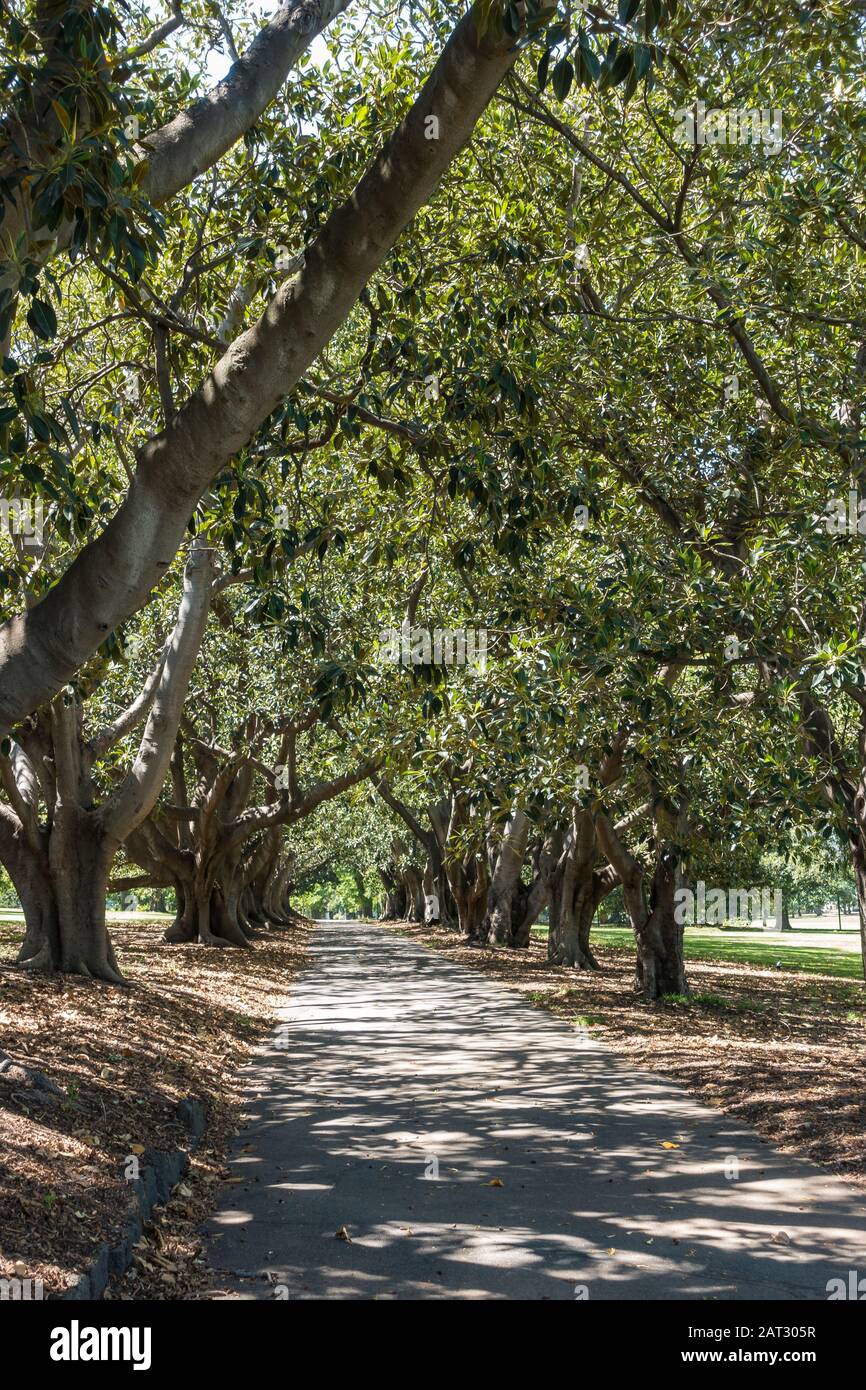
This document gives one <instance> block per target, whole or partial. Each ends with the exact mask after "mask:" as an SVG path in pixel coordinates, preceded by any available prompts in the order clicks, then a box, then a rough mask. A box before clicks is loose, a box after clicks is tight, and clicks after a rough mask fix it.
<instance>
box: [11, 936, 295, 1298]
mask: <svg viewBox="0 0 866 1390" xmlns="http://www.w3.org/2000/svg"><path fill="white" fill-rule="evenodd" d="M163 930H164V924H163V922H159V923H153V922H152V923H151V924H148V923H147V922H146V921H145V922H142V921H141V919H138V920H136V921H135V922H134V924H133V925H131V926H130V925H114V926H113V927H112V937H113V939H114V942H115V945H116V947H117V949H118V956H119V958H120V964H121V969H122V970H123V972H124V974H125V975H126V976H127V977H128V978H129V979H130V980H131V982H132V988H131V989H128V990H123V989H116V988H114V987H112V986H110V985H106V984H102V983H100V982H93V981H85V980H83V979H76V978H75V977H73V976H58V977H56V978H54V979H51V980H47V979H45V978H43V977H40V976H33V975H28V974H26V973H22V972H20V971H17V970H15V969H13V968H10V967H11V962H12V961H13V960H14V957H15V954H16V952H17V949H18V945H19V943H20V930H19V929H18V928H16V927H15V926H14V925H13V924H12V923H6V922H4V923H0V1050H3V1051H6V1052H8V1053H9V1054H10V1055H11V1056H12V1057H13V1058H15V1059H16V1060H20V1061H23V1062H25V1063H26V1064H27V1065H28V1066H29V1067H32V1068H35V1069H36V1070H38V1071H41V1072H43V1073H45V1074H46V1075H47V1076H48V1077H49V1078H50V1079H52V1080H53V1081H55V1082H56V1083H57V1084H58V1085H59V1086H60V1088H61V1092H62V1094H61V1095H59V1096H55V1095H51V1094H46V1093H43V1092H39V1091H35V1090H29V1089H23V1088H21V1087H20V1085H15V1084H14V1083H10V1081H9V1079H8V1077H6V1078H4V1076H3V1075H2V1074H0V1278H9V1277H12V1276H13V1275H15V1274H17V1275H18V1276H19V1277H22V1278H24V1277H29V1278H31V1279H41V1280H42V1281H43V1284H44V1290H45V1295H46V1296H48V1295H50V1294H56V1293H58V1292H61V1291H62V1290H63V1289H64V1288H65V1287H67V1285H68V1284H70V1283H72V1282H73V1280H74V1277H75V1275H76V1274H77V1273H78V1272H80V1270H81V1269H82V1268H84V1267H85V1266H86V1265H87V1264H88V1263H89V1261H90V1260H91V1258H92V1256H93V1253H94V1252H95V1250H96V1249H97V1247H98V1246H99V1244H100V1243H101V1242H102V1241H104V1240H108V1239H111V1238H112V1236H114V1235H116V1234H118V1232H119V1230H120V1228H121V1225H122V1223H123V1221H124V1218H125V1213H126V1205H127V1202H128V1200H129V1189H128V1186H127V1183H126V1181H125V1179H124V1176H123V1174H124V1169H125V1166H126V1165H127V1163H128V1159H129V1158H130V1157H138V1156H140V1155H141V1154H142V1152H143V1150H144V1149H145V1148H147V1147H150V1146H152V1147H154V1148H163V1149H171V1148H175V1147H184V1148H185V1147H187V1145H188V1136H187V1134H186V1132H185V1131H184V1130H183V1128H182V1126H181V1125H180V1124H179V1123H178V1121H177V1119H176V1107H177V1103H178V1101H179V1100H181V1099H184V1098H186V1097H188V1096H195V1097H197V1098H198V1099H199V1100H201V1101H203V1102H204V1103H205V1106H206V1108H207V1111H208V1116H209V1125H208V1131H207V1134H206V1136H205V1140H204V1143H203V1144H202V1146H201V1147H200V1148H199V1149H198V1150H197V1152H196V1155H195V1158H194V1160H193V1164H192V1167H191V1170H190V1174H189V1176H188V1178H187V1180H186V1182H185V1183H184V1184H183V1186H182V1188H181V1190H180V1191H179V1193H178V1196H177V1198H176V1199H175V1200H174V1201H173V1202H172V1204H171V1207H172V1212H171V1222H169V1223H168V1224H167V1225H164V1226H163V1227H162V1228H161V1227H160V1225H159V1223H157V1224H156V1225H155V1226H154V1227H153V1228H152V1229H151V1230H150V1231H149V1234H148V1236H147V1239H146V1240H145V1241H144V1242H143V1243H142V1246H141V1248H140V1251H139V1255H138V1260H137V1271H136V1273H135V1274H134V1275H133V1276H132V1277H131V1279H130V1280H127V1281H124V1285H125V1286H126V1287H125V1288H124V1289H122V1290H121V1291H120V1295H119V1296H129V1295H130V1292H131V1291H133V1290H136V1296H138V1297H142V1296H143V1297H161V1298H166V1297H168V1298H172V1297H177V1296H178V1293H179V1291H180V1290H184V1289H186V1288H188V1287H191V1286H194V1285H195V1283H196V1281H197V1280H198V1279H199V1278H200V1275H201V1266H200V1262H199V1263H196V1261H197V1257H198V1249H199V1241H198V1239H197V1237H195V1235H194V1231H195V1226H196V1224H197V1222H198V1221H199V1220H200V1219H201V1217H202V1214H203V1213H204V1212H205V1211H206V1210H207V1209H208V1208H209V1205H210V1198H211V1194H212V1192H213V1191H214V1188H215V1184H216V1182H217V1179H218V1176H219V1174H220V1172H221V1171H222V1155H223V1153H224V1148H225V1143H226V1140H227V1137H228V1135H229V1134H230V1133H231V1132H232V1130H233V1128H234V1126H235V1123H236V1114H237V1104H238V1097H239V1091H238V1081H237V1072H238V1067H239V1066H240V1064H241V1063H242V1062H243V1061H244V1060H245V1059H246V1058H247V1056H248V1055H249V1053H250V1050H251V1048H252V1047H253V1046H255V1045H256V1043H258V1042H259V1041H260V1040H261V1039H262V1038H263V1037H265V1036H266V1035H267V1033H268V1030H269V1028H270V1026H271V1024H272V1022H273V1018H274V1011H275V1007H276V1005H277V1003H278V1001H279V1000H280V999H281V998H282V997H283V996H284V994H285V992H286V989H287V988H288V985H289V982H290V981H291V979H292V978H293V975H294V973H295V971H296V970H297V968H298V966H299V964H300V963H301V962H302V960H303V953H304V944H305V940H306V936H307V932H306V930H305V929H297V930H293V931H292V932H291V933H270V934H269V935H268V936H267V937H265V938H261V939H260V940H259V941H258V942H257V943H256V949H255V951H254V952H247V951H238V950H231V949H230V950H204V949H202V948H201V947H198V946H165V945H162V944H161V942H160V939H159V938H160V936H161V934H162V931H163Z"/></svg>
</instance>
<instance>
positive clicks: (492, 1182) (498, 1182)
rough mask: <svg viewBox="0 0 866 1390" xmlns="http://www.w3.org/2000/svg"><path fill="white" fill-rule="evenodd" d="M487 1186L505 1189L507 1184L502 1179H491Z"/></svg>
mask: <svg viewBox="0 0 866 1390" xmlns="http://www.w3.org/2000/svg"><path fill="white" fill-rule="evenodd" d="M487 1186H488V1187H504V1186H505V1183H504V1182H503V1181H502V1179H501V1178H491V1179H490V1181H489V1183H487Z"/></svg>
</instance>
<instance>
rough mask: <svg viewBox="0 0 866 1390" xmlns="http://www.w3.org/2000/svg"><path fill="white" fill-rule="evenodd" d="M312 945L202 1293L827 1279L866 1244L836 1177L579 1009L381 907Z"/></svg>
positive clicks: (666, 1289)
mask: <svg viewBox="0 0 866 1390" xmlns="http://www.w3.org/2000/svg"><path fill="white" fill-rule="evenodd" d="M311 954H312V957H313V964H312V965H311V966H310V967H309V968H308V969H307V970H305V971H303V972H302V973H301V975H300V976H299V977H298V980H297V981H296V983H295V985H294V987H293V989H292V990H291V992H290V994H289V998H288V1000H287V1003H286V1006H285V1008H284V1009H283V1010H281V1016H282V1018H283V1023H282V1025H281V1027H280V1029H279V1030H278V1031H277V1032H276V1034H275V1036H274V1039H273V1041H272V1044H271V1046H269V1047H267V1048H266V1049H264V1050H263V1051H261V1052H260V1053H258V1054H257V1055H256V1057H255V1058H254V1059H253V1061H252V1062H251V1063H250V1065H249V1067H248V1068H247V1069H246V1072H247V1102H248V1119H247V1124H246V1127H245V1132H244V1135H243V1142H240V1141H239V1142H238V1143H237V1144H236V1145H235V1147H234V1151H233V1154H232V1159H231V1169H232V1175H233V1178H232V1182H231V1185H230V1186H226V1187H224V1188H222V1189H221V1192H220V1198H219V1205H218V1209H217V1211H216V1213H215V1216H214V1218H213V1219H212V1221H211V1222H210V1223H209V1226H208V1231H209V1241H208V1249H209V1252H210V1258H211V1261H212V1263H213V1264H214V1266H216V1267H219V1268H220V1269H221V1270H222V1271H224V1273H223V1277H222V1279H221V1280H219V1281H218V1283H217V1284H216V1285H215V1288H214V1290H213V1294H212V1296H216V1295H217V1293H218V1291H219V1292H225V1291H228V1292H229V1294H230V1295H231V1296H234V1297H241V1298H253V1299H269V1298H289V1299H295V1298H314V1297H327V1298H337V1299H346V1298H364V1299H369V1298H425V1299H426V1298H441V1297H445V1298H461V1299H464V1298H469V1299H472V1298H507V1299H522V1298H531V1299H566V1298H567V1299H573V1298H581V1299H582V1298H586V1297H589V1298H591V1299H593V1300H594V1299H597V1298H601V1299H616V1298H677V1299H725V1300H727V1299H785V1300H788V1299H825V1298H826V1297H827V1283H828V1280H829V1279H831V1278H839V1277H842V1278H845V1277H847V1272H848V1271H849V1270H850V1269H856V1268H858V1267H862V1266H863V1263H864V1255H866V1211H864V1207H863V1204H862V1202H861V1200H860V1194H859V1193H858V1192H857V1191H856V1190H855V1189H854V1188H852V1187H850V1186H847V1185H846V1184H843V1183H840V1182H838V1181H837V1180H835V1179H833V1178H831V1177H829V1176H828V1175H826V1174H824V1173H822V1172H821V1170H820V1169H818V1168H816V1167H814V1166H813V1165H811V1164H808V1163H805V1162H803V1161H802V1160H799V1159H796V1158H791V1157H786V1156H783V1155H781V1154H779V1153H778V1152H777V1151H775V1150H774V1149H773V1148H771V1147H770V1146H769V1145H766V1144H764V1143H762V1142H761V1140H760V1139H759V1138H758V1137H757V1136H756V1135H755V1134H754V1132H752V1131H750V1130H746V1129H745V1128H744V1127H743V1126H742V1125H741V1124H739V1123H738V1122H737V1120H735V1119H733V1118H732V1117H730V1116H728V1115H725V1114H722V1113H720V1112H719V1111H718V1110H714V1109H711V1108H708V1107H706V1106H703V1105H699V1104H697V1103H696V1102H695V1101H694V1100H693V1099H692V1098H690V1097H689V1096H688V1094H687V1093H686V1092H685V1091H684V1090H683V1089H682V1088H680V1087H678V1086H676V1085H673V1084H672V1083H671V1082H670V1081H668V1080H667V1079H664V1078H661V1077H659V1076H657V1075H653V1074H652V1073H650V1072H647V1071H645V1070H643V1069H642V1068H640V1067H636V1066H634V1065H633V1064H632V1063H631V1062H630V1061H626V1060H624V1059H623V1058H622V1057H620V1056H618V1055H617V1053H615V1052H613V1051H612V1050H611V1049H609V1048H608V1047H607V1046H606V1045H605V1043H602V1042H601V1041H600V1040H599V1039H598V1038H597V1037H596V1036H595V1033H594V1031H593V1030H592V1028H591V1027H590V1026H587V1024H586V1023H583V1024H581V1025H580V1026H579V1027H578V1028H575V1027H574V1026H568V1024H567V1023H566V1021H565V1020H564V1019H561V1018H555V1017H552V1016H551V1015H550V1014H549V1013H547V1012H545V1011H544V1010H542V1009H536V1008H533V1007H531V1005H530V1003H529V1002H528V1000H527V999H525V998H521V997H520V995H519V993H518V992H517V991H516V990H514V989H504V988H502V987H501V985H500V984H499V982H498V981H496V980H494V979H491V978H482V976H481V975H480V974H479V973H478V972H477V971H473V970H467V969H465V968H464V967H463V965H461V964H457V963H455V962H454V961H453V960H449V959H445V958H444V956H443V955H442V954H437V953H434V952H431V951H429V950H423V949H421V947H420V946H419V945H418V944H416V943H415V942H413V941H409V940H407V939H406V938H405V937H404V936H401V935H400V934H398V933H397V932H389V931H386V930H383V929H382V928H381V927H373V926H363V925H360V924H354V923H330V924H328V925H320V926H319V928H318V930H317V931H316V933H315V935H314V937H313V941H312V943H311ZM480 959H481V957H480V955H477V956H476V960H477V961H480ZM523 964H524V968H526V967H527V965H528V967H529V970H530V973H531V970H532V968H533V965H534V962H527V961H526V959H525V957H523ZM515 968H516V967H515ZM547 980H548V983H549V982H550V976H549V975H548V977H547ZM820 987H823V986H820ZM610 1002H612V999H611V1001H610ZM573 1017H574V1015H573V1013H572V1018H573ZM703 1048H704V1051H708V1050H711V1049H709V1048H708V1041H707V1039H706V1038H705V1039H704V1041H703Z"/></svg>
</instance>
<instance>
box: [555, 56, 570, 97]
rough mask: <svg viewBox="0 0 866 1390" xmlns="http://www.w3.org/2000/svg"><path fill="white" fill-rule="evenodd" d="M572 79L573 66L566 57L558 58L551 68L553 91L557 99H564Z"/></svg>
mask: <svg viewBox="0 0 866 1390" xmlns="http://www.w3.org/2000/svg"><path fill="white" fill-rule="evenodd" d="M573 81H574V68H573V67H572V65H571V62H570V60H569V59H568V58H560V60H559V62H558V63H557V65H556V67H555V68H554V69H553V91H554V95H555V96H556V98H557V100H558V101H565V98H566V97H567V96H568V94H569V92H570V91H571V84H572V82H573Z"/></svg>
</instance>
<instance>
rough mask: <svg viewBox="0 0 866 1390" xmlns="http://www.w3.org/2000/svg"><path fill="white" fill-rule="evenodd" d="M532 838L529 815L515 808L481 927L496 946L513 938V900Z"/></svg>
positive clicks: (510, 941)
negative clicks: (527, 847)
mask: <svg viewBox="0 0 866 1390" xmlns="http://www.w3.org/2000/svg"><path fill="white" fill-rule="evenodd" d="M528 839H529V817H528V816H527V815H526V813H525V811H520V810H514V811H512V813H511V816H510V818H509V821H508V824H507V826H506V827H505V831H504V834H503V836H502V843H501V845H500V847H499V854H498V856H497V859H496V867H495V869H494V871H493V876H492V878H491V880H490V888H489V889H488V894H487V913H486V917H485V921H484V925H483V927H482V931H483V932H484V934H485V936H486V937H487V939H488V940H492V941H493V942H494V944H495V945H497V946H510V945H511V943H512V941H513V926H514V921H513V919H514V905H515V903H514V900H515V894H516V892H517V887H518V884H519V883H520V873H521V870H522V868H523V860H524V858H525V856H526V845H527V841H528Z"/></svg>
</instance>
